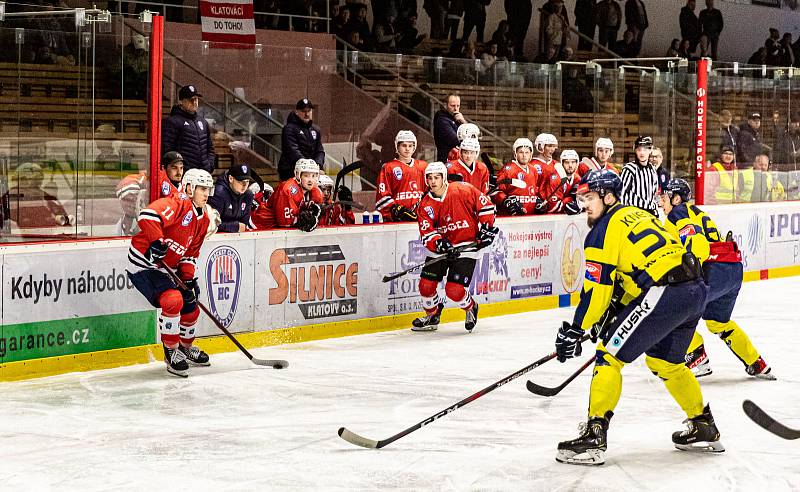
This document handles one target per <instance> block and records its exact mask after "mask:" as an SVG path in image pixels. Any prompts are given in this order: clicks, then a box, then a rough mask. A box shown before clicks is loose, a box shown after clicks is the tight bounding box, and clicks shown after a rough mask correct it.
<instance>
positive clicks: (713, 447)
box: [672, 405, 725, 453]
mask: <svg viewBox="0 0 800 492" xmlns="http://www.w3.org/2000/svg"><path fill="white" fill-rule="evenodd" d="M684 423H685V424H686V427H687V429H686V430H684V431H678V432H673V433H672V442H673V443H674V444H675V447H676V448H678V449H680V450H681V451H694V452H704V453H707V452H711V453H721V452H723V451H725V446H723V445H722V443H721V442H719V430H717V426H716V425H715V424H714V417H713V416H712V415H711V408H710V407H709V406H708V405H706V407H705V408H704V409H703V413H702V414H700V415H698V416H697V417H692V418H690V419H686V420H684Z"/></svg>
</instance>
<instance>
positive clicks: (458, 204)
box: [411, 162, 500, 332]
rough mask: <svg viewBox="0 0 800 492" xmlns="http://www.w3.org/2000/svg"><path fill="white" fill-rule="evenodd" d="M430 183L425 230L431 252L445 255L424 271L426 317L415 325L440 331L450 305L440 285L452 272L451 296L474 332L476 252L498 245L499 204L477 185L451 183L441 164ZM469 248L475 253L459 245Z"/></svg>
mask: <svg viewBox="0 0 800 492" xmlns="http://www.w3.org/2000/svg"><path fill="white" fill-rule="evenodd" d="M425 181H426V183H427V185H428V188H429V191H428V193H426V194H425V196H423V197H422V200H421V201H420V204H419V219H418V224H419V233H420V236H421V239H422V244H424V245H425V247H426V248H427V249H428V250H429V251H431V252H432V253H437V254H440V255H445V258H444V259H442V260H441V261H437V262H435V263H432V264H429V265H427V266H425V267H423V269H422V273H421V274H420V279H419V293H420V295H421V296H422V306H423V307H424V308H425V316H423V317H421V318H417V319H415V320H414V321H413V322H412V325H413V327H412V328H411V329H412V330H414V331H433V330H436V328H437V326H438V325H439V318H440V316H441V314H442V309H444V300H443V299H441V298H440V297H439V293H438V286H439V283H440V282H441V281H442V279H443V278H444V277H445V275H447V283H446V284H445V294H446V295H447V297H448V298H449V299H450V300H452V301H453V302H455V303H456V304H457V305H458V307H460V308H461V309H463V310H464V311H466V321H465V323H464V328H466V329H467V331H468V332H472V329H473V328H475V324H476V323H477V322H478V303H477V302H475V300H474V299H472V296H471V295H470V293H469V290H468V288H469V283H470V280H472V274H473V272H474V270H475V258H476V251H477V250H479V249H481V248H485V247H486V246H489V245H490V244H492V241H494V238H495V236H497V234H498V233H499V232H500V229H498V228H497V227H495V226H494V210H495V209H494V205H492V202H491V200H489V198H488V197H487V196H486V195H484V194H483V193H481V192H480V191H478V189H477V188H475V187H474V186H471V185H468V184H466V183H458V182H456V183H448V182H447V166H445V165H444V164H443V163H441V162H432V163H430V164H429V165H428V167H427V168H426V169H425ZM472 243H476V244H475V247H474V249H473V248H470V247H469V245H470V244H472ZM464 246H467V248H465V250H466V249H468V250H471V251H470V252H467V251H464V252H459V251H458V250H457V249H455V248H460V247H464Z"/></svg>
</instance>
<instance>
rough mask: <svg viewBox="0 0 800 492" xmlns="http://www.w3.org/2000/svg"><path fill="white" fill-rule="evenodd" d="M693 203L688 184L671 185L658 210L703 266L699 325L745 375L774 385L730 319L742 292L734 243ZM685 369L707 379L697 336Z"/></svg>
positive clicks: (673, 182) (768, 371)
mask: <svg viewBox="0 0 800 492" xmlns="http://www.w3.org/2000/svg"><path fill="white" fill-rule="evenodd" d="M691 197H692V191H691V188H689V183H687V182H686V181H685V180H683V179H672V180H670V181H669V183H668V184H667V186H666V187H665V188H664V193H663V194H662V195H661V208H663V209H664V213H665V214H666V216H667V219H666V220H665V221H664V227H665V228H666V229H667V230H668V231H670V233H671V234H672V235H673V237H675V238H679V239H680V240H681V242H682V243H683V245H684V246H685V247H686V249H687V251H690V252H691V253H692V254H694V255H695V256H696V257H697V259H698V260H700V263H701V264H702V265H703V272H704V276H705V279H706V282H707V283H708V287H709V293H708V299H707V300H706V308H705V311H704V312H703V319H704V320H705V321H706V327H708V330H709V331H710V332H711V333H714V334H715V335H718V336H719V337H720V338H721V339H722V341H724V342H725V344H726V345H727V346H728V348H730V349H731V351H732V352H733V353H734V355H736V357H738V358H739V360H741V361H742V363H743V364H744V366H745V371H746V372H747V374H749V375H751V376H755V377H757V378H759V379H768V380H774V379H776V378H775V376H774V375H773V374H771V372H772V371H771V368H770V367H769V366H768V365H767V363H766V362H764V359H763V358H762V357H761V356H760V355H759V353H758V351H757V350H756V348H755V347H754V346H753V343H752V342H751V341H750V338H749V337H748V336H747V334H746V333H745V332H744V330H742V329H741V328H740V327H739V325H738V324H736V322H735V321H733V320H732V319H731V313H732V312H733V306H734V304H736V298H737V296H738V295H739V289H741V287H742V270H743V268H742V255H741V253H740V252H739V249H738V247H737V246H736V243H735V242H733V241H732V240H726V241H723V240H722V238H721V237H720V234H719V230H718V229H717V226H716V224H714V221H713V220H711V217H709V216H708V215H706V213H705V212H703V211H702V210H700V209H699V208H697V207H696V206H694V205H692V204H689V203H688V202H689V200H690V199H691ZM686 365H687V366H688V367H689V368H690V369H691V370H692V372H694V374H695V376H696V377H701V376H707V375H708V374H711V364H710V363H709V361H708V355H706V350H705V347H704V345H703V337H702V336H701V335H700V333H698V332H696V331H695V334H694V338H692V343H691V344H690V345H689V350H688V352H687V354H686Z"/></svg>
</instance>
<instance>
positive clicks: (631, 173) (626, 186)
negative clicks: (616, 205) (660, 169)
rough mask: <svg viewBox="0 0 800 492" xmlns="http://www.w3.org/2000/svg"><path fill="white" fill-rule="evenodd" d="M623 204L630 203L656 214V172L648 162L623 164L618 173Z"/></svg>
mask: <svg viewBox="0 0 800 492" xmlns="http://www.w3.org/2000/svg"><path fill="white" fill-rule="evenodd" d="M620 179H621V180H622V197H620V201H621V202H622V204H623V205H631V206H634V207H639V208H641V209H644V210H647V211H648V212H651V213H652V214H653V215H656V216H658V201H657V200H658V197H657V194H658V173H657V172H656V169H655V168H654V167H653V165H652V164H650V163H649V162H648V163H647V164H646V165H644V166H640V165H639V164H638V163H637V162H629V163H627V164H625V166H624V167H623V168H622V172H621V173H620Z"/></svg>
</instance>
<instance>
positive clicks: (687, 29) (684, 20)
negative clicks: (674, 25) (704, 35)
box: [678, 7, 701, 41]
mask: <svg viewBox="0 0 800 492" xmlns="http://www.w3.org/2000/svg"><path fill="white" fill-rule="evenodd" d="M678 21H679V23H680V26H681V37H682V38H683V39H688V40H690V41H697V39H698V38H699V37H700V34H701V33H700V19H698V18H697V16H696V15H695V14H694V11H693V10H692V9H690V8H689V7H683V8H682V9H681V14H680V16H679V17H678Z"/></svg>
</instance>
